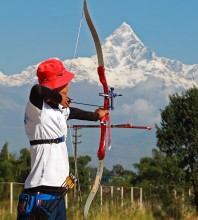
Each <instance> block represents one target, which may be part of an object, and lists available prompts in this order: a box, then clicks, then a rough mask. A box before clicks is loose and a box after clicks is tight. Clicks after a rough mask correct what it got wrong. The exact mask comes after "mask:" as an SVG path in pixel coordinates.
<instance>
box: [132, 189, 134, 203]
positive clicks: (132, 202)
mask: <svg viewBox="0 0 198 220" xmlns="http://www.w3.org/2000/svg"><path fill="white" fill-rule="evenodd" d="M133 201H134V199H133V187H131V204H133Z"/></svg>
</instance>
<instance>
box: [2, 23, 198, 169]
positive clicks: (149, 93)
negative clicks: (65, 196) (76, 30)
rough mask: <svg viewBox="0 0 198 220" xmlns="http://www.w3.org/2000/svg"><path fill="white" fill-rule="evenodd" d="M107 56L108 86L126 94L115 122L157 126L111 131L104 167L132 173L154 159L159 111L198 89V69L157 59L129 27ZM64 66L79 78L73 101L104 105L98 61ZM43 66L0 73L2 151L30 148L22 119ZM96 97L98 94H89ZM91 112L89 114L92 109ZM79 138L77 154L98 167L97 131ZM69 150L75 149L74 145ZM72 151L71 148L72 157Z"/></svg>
mask: <svg viewBox="0 0 198 220" xmlns="http://www.w3.org/2000/svg"><path fill="white" fill-rule="evenodd" d="M103 55H104V61H105V69H106V78H107V81H108V84H109V85H110V86H111V87H115V90H117V91H116V92H118V93H121V94H123V97H118V98H116V100H115V110H114V111H111V121H112V123H115V124H119V123H121V124H123V123H127V122H132V123H133V124H134V125H151V126H153V130H152V131H144V130H141V131H140V130H134V129H121V130H120V129H118V130H116V129H115V130H114V129H112V150H111V151H108V152H107V156H106V158H107V162H106V164H105V166H107V167H110V166H112V165H114V164H115V161H116V163H119V164H122V165H123V166H125V167H126V168H128V169H131V168H132V164H133V163H135V162H138V159H140V158H141V157H143V156H148V155H151V149H152V148H154V147H155V146H156V143H155V142H156V138H155V124H156V123H157V124H159V123H160V111H159V109H162V108H163V107H164V106H165V105H167V104H168V102H169V98H168V97H169V95H170V94H172V93H175V92H181V91H184V90H186V89H188V88H190V87H192V86H196V87H198V64H195V65H185V64H183V63H181V62H180V61H177V60H171V59H168V58H164V57H158V56H157V55H156V54H155V53H154V52H153V51H152V50H151V49H149V48H148V47H147V46H145V45H144V44H143V42H142V41H141V40H140V39H139V38H138V37H137V36H136V34H135V33H134V32H133V30H132V29H131V27H130V26H129V25H128V24H126V23H123V24H122V25H121V26H120V27H119V28H117V29H116V30H115V32H114V33H113V34H111V35H110V36H109V37H108V38H106V40H105V42H104V44H103ZM63 62H64V64H65V66H66V68H67V69H69V70H71V71H73V72H74V73H75V79H74V80H73V83H71V87H70V97H71V98H72V99H74V100H75V101H79V102H85V103H87V102H88V103H93V104H99V105H100V104H102V98H101V97H98V96H97V93H99V92H102V91H101V85H100V83H99V80H98V74H97V72H96V71H97V70H96V69H97V66H98V64H97V56H92V57H82V58H80V57H79V58H77V59H71V60H65V61H63ZM38 65H39V64H35V65H32V66H30V67H28V68H26V69H25V70H23V71H22V72H21V73H19V74H13V75H10V76H7V75H4V74H3V73H2V72H0V125H1V126H0V148H1V146H2V145H3V144H4V143H5V142H6V141H8V142H9V146H10V151H11V152H14V153H16V154H19V151H20V149H21V148H24V147H26V148H28V147H29V143H28V141H27V138H26V137H25V133H24V127H23V115H24V109H25V105H26V102H27V99H28V95H29V91H30V88H31V86H32V84H34V83H36V82H37V77H36V69H37V66H38ZM92 93H93V94H95V95H90V94H92ZM75 107H77V106H75ZM78 107H80V106H78ZM85 107H86V106H83V107H82V108H83V109H85ZM86 108H88V109H89V110H90V107H86ZM93 110H95V109H93ZM77 123H79V122H77ZM80 133H81V134H82V135H83V138H82V144H81V145H80V146H79V148H78V149H79V152H78V155H90V156H91V157H92V164H93V165H96V164H97V161H96V155H97V154H96V152H97V147H98V145H97V144H96V143H95V142H96V141H95V140H97V139H99V137H98V131H97V130H94V129H91V130H89V131H87V130H85V129H84V130H83V129H82V130H81V131H80ZM93 143H94V146H93ZM68 146H71V140H70V141H69V142H68ZM81 146H82V147H81ZM72 151H73V150H72V149H71V147H70V148H69V152H70V153H71V155H72Z"/></svg>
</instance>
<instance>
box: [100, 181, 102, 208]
mask: <svg viewBox="0 0 198 220" xmlns="http://www.w3.org/2000/svg"><path fill="white" fill-rule="evenodd" d="M100 207H101V212H102V185H100Z"/></svg>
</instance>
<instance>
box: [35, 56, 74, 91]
mask: <svg viewBox="0 0 198 220" xmlns="http://www.w3.org/2000/svg"><path fill="white" fill-rule="evenodd" d="M36 75H37V77H38V81H39V84H40V85H44V86H47V87H49V88H51V89H56V88H58V87H61V86H64V85H66V84H67V83H69V82H70V81H71V80H72V79H73V78H74V74H73V73H71V72H69V71H67V70H66V69H65V67H64V65H63V63H62V61H61V60H59V59H55V58H52V59H49V60H46V61H43V62H42V63H40V64H39V66H38V69H37V73H36Z"/></svg>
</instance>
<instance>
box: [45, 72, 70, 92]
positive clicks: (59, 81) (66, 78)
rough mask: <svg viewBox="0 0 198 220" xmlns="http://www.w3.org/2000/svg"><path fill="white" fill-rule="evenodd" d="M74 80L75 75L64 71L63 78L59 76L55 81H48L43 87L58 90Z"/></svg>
mask: <svg viewBox="0 0 198 220" xmlns="http://www.w3.org/2000/svg"><path fill="white" fill-rule="evenodd" d="M73 78H74V74H73V73H71V72H69V71H67V70H66V69H64V70H63V74H62V75H61V76H57V77H56V78H55V79H54V80H51V81H46V82H44V83H42V85H44V86H47V87H50V88H51V89H56V88H58V87H61V86H64V85H66V84H68V83H69V82H70V81H71V80H72V79H73Z"/></svg>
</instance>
